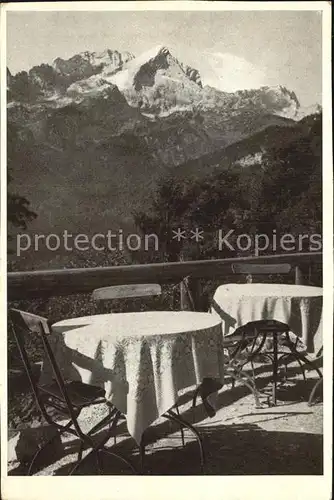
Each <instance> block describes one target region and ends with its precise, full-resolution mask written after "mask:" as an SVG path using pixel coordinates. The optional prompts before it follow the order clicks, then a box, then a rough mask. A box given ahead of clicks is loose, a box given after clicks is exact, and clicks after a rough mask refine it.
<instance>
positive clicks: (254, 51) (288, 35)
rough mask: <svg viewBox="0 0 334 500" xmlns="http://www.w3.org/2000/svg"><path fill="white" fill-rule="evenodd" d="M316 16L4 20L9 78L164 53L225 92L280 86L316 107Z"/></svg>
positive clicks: (30, 15)
mask: <svg viewBox="0 0 334 500" xmlns="http://www.w3.org/2000/svg"><path fill="white" fill-rule="evenodd" d="M321 36H322V34H321V14H319V13H318V12H315V11H313V12H312V11H309V12H307V11H303V12H301V11H265V12H263V11H262V12H261V11H256V12H255V11H229V12H226V11H225V12H224V11H221V12H190V11H188V12H187V11H184V12H180V11H174V12H171V11H165V12H162V11H160V12H159V11H158V12H154V11H142V12H73V11H72V12H41V11H40V12H7V66H8V68H9V70H10V71H11V73H12V74H15V73H17V72H18V71H22V70H26V71H27V70H29V69H30V68H31V67H32V66H34V65H38V64H41V63H49V64H52V61H53V60H54V59H56V58H57V57H62V58H65V59H66V58H69V57H71V56H72V55H74V54H76V53H78V52H83V51H85V50H89V51H96V52H100V51H102V50H104V49H106V48H109V49H112V50H119V51H125V50H126V51H130V52H132V53H133V54H134V55H140V54H141V53H142V52H145V51H146V50H149V49H150V48H152V47H154V46H156V45H165V46H167V47H168V48H169V49H170V51H171V53H172V54H173V55H174V56H175V57H177V58H178V59H179V60H181V61H182V62H183V63H185V64H188V65H190V66H193V67H195V68H196V69H198V70H199V72H200V74H201V78H202V82H203V83H204V84H208V85H212V86H215V87H218V88H220V89H221V90H225V91H235V90H238V89H243V88H258V87H260V86H262V85H284V86H286V87H287V88H288V89H289V90H292V91H294V92H295V93H296V95H297V97H298V99H299V101H300V102H301V104H302V105H303V106H308V105H311V104H314V103H321V86H322V83H321V73H322V70H321V68H322V60H321V59H322V57H321V54H322V47H321V45H322V44H321Z"/></svg>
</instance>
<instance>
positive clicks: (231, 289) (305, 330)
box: [212, 283, 322, 353]
mask: <svg viewBox="0 0 334 500" xmlns="http://www.w3.org/2000/svg"><path fill="white" fill-rule="evenodd" d="M212 312H213V314H214V315H216V316H218V317H220V318H221V319H222V321H223V323H222V327H223V334H224V335H228V334H230V333H232V332H233V331H234V330H235V329H236V328H238V327H239V326H241V325H244V324H246V323H248V322H249V321H256V320H261V319H275V320H277V321H281V322H282V323H286V324H288V325H289V327H290V330H291V332H293V333H294V334H295V335H297V336H298V337H300V339H301V341H302V342H303V344H304V345H305V347H306V349H307V351H308V352H309V353H317V352H318V351H319V350H320V348H321V347H322V288H318V287H313V286H303V285H276V284H266V283H247V284H234V283H233V284H228V285H223V286H220V287H218V288H217V290H216V292H215V294H214V297H213V308H212Z"/></svg>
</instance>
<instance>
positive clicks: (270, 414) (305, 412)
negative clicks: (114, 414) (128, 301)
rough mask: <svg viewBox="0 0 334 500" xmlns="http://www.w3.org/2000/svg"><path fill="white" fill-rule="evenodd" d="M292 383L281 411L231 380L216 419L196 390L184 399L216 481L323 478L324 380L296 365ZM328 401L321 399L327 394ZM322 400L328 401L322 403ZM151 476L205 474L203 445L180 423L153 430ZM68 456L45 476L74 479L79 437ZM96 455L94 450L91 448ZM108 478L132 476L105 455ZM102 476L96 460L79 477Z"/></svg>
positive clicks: (128, 446)
mask: <svg viewBox="0 0 334 500" xmlns="http://www.w3.org/2000/svg"><path fill="white" fill-rule="evenodd" d="M257 376H258V379H257V380H258V386H259V388H262V387H264V386H266V384H267V383H268V381H269V380H270V372H269V368H268V367H264V366H258V367H257ZM288 376H289V380H288V382H287V383H286V384H285V385H284V386H283V387H282V388H281V389H280V390H279V392H278V399H279V401H278V404H277V406H275V407H272V406H268V404H263V408H260V409H256V408H255V402H254V397H253V395H252V394H250V392H249V390H248V388H247V387H244V386H241V385H237V386H236V387H235V388H234V389H231V384H230V383H229V380H228V378H226V383H225V385H224V387H223V388H222V389H221V391H220V392H219V394H218V400H217V408H218V411H217V413H216V415H215V417H213V418H208V417H207V416H206V413H205V411H204V407H203V405H202V403H201V402H200V400H198V402H197V406H196V408H195V409H192V407H191V403H192V401H191V400H192V391H188V392H186V393H184V394H182V395H181V399H180V406H179V408H180V413H181V414H182V416H183V417H185V418H186V419H187V420H188V421H189V422H191V423H193V424H194V425H195V426H196V428H197V429H198V431H199V432H200V434H201V436H202V439H203V444H204V449H205V455H206V466H205V470H204V474H208V475H261V474H264V475H268V474H275V475H280V474H281V475H299V474H301V475H321V474H322V473H323V463H322V462H323V460H322V457H323V405H322V403H321V402H317V403H316V404H315V405H314V406H312V407H309V406H308V405H307V399H308V396H309V394H310V391H311V388H312V386H313V384H314V382H315V380H316V374H315V372H308V373H307V381H306V382H304V381H303V379H302V377H301V374H300V370H298V367H297V366H294V365H290V366H289V369H288ZM319 396H321V394H320V395H319ZM321 401H322V399H321ZM145 437H146V441H147V443H148V444H147V451H146V462H145V474H149V475H198V474H201V470H200V462H199V452H198V444H197V442H196V440H195V438H194V436H193V435H191V433H190V432H189V431H188V430H185V437H186V440H185V447H184V448H183V447H182V443H181V434H180V430H179V428H178V426H177V425H175V424H174V423H171V422H170V421H167V420H165V419H162V418H161V419H159V420H158V421H157V422H155V423H154V425H152V426H151V427H150V428H149V429H148V430H147V431H146V432H145ZM63 443H64V447H65V453H63V454H62V457H61V458H59V459H57V457H56V456H54V455H52V453H51V452H50V453H49V454H48V455H47V456H46V457H45V460H44V463H43V464H41V467H40V470H39V471H38V472H37V474H38V475H67V474H68V472H69V471H70V469H71V467H73V464H74V463H75V461H76V453H77V451H78V441H76V440H75V439H74V438H73V436H70V437H67V438H66V439H65V438H64V439H63ZM108 446H113V450H115V451H116V450H117V452H119V453H120V454H122V455H124V457H126V458H129V459H130V460H131V461H132V463H133V464H134V465H135V466H138V465H139V456H138V448H137V447H136V445H135V443H134V441H133V439H132V438H130V436H129V435H128V434H127V428H126V424H125V422H124V421H123V422H120V423H119V425H118V428H117V443H116V445H114V444H113V440H110V441H109V442H108ZM87 453H88V450H87ZM103 463H104V470H105V474H108V475H113V474H116V475H120V474H122V475H123V474H131V471H130V470H129V469H127V468H126V467H125V466H124V465H123V464H122V463H120V462H119V461H118V460H117V459H115V458H113V457H111V456H108V455H104V458H103ZM25 473H26V467H24V466H22V465H20V466H18V467H17V466H16V467H15V466H14V468H13V467H12V468H11V470H9V474H10V475H25ZM77 473H78V474H83V475H95V474H97V470H96V467H95V460H94V459H91V458H89V459H88V460H87V461H86V462H85V463H84V464H83V465H82V467H80V469H79V470H78V472H77Z"/></svg>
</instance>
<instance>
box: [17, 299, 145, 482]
mask: <svg viewBox="0 0 334 500" xmlns="http://www.w3.org/2000/svg"><path fill="white" fill-rule="evenodd" d="M9 323H10V327H11V330H12V333H13V335H14V338H15V340H16V343H17V346H18V350H19V353H20V355H21V358H22V361H23V364H24V367H25V370H26V373H27V376H28V379H29V382H30V385H31V388H32V391H33V394H34V396H35V399H36V402H37V406H38V408H39V410H40V412H41V414H42V417H43V418H44V420H45V421H46V422H47V423H48V424H49V425H51V426H52V427H53V428H54V429H55V434H54V436H53V437H52V438H51V439H50V440H49V441H48V442H47V443H45V444H44V445H43V446H41V447H40V449H39V450H38V451H37V453H36V454H35V456H34V457H33V459H32V461H31V463H30V466H29V469H28V475H32V474H33V471H34V465H35V464H36V461H37V458H38V457H40V455H41V453H42V451H43V450H45V448H46V447H47V446H49V445H50V444H52V442H53V441H54V440H55V439H56V438H57V437H58V436H61V435H62V434H63V433H69V434H72V435H74V436H76V437H77V438H79V440H80V448H79V452H78V459H77V462H76V464H75V466H74V467H73V468H72V470H71V471H70V473H69V474H70V475H72V474H73V473H74V472H76V471H77V470H78V468H79V467H80V466H81V464H82V463H83V462H84V461H85V460H86V459H87V457H88V456H91V455H95V457H96V462H97V468H98V472H99V473H102V461H101V456H100V453H101V452H104V453H107V454H109V455H111V456H113V457H115V458H117V459H118V460H120V461H122V462H123V463H125V464H126V465H127V466H128V467H130V468H131V470H132V471H133V472H135V468H134V467H133V465H132V464H131V463H130V462H129V461H128V460H126V459H125V458H123V457H122V456H121V455H119V454H116V453H114V452H112V451H111V450H110V449H109V448H108V449H107V448H106V447H105V444H106V443H107V441H108V440H109V439H110V437H111V436H112V435H113V434H114V431H115V427H116V424H117V421H118V418H119V414H120V412H119V410H117V408H115V407H114V406H113V405H111V404H110V403H108V401H107V400H106V399H105V391H104V389H103V388H101V387H96V386H93V385H90V384H84V383H83V382H80V381H77V380H75V381H66V382H65V381H64V379H63V376H62V373H61V370H60V368H59V366H58V364H57V362H56V359H55V356H54V354H53V351H52V348H51V344H50V342H49V340H48V336H49V334H50V332H51V327H50V323H49V321H48V320H47V319H46V318H43V317H41V316H36V315H34V314H31V313H26V312H24V311H20V310H18V309H11V310H10V311H9ZM28 336H30V338H31V336H34V337H36V338H39V339H40V340H41V341H42V342H41V343H42V346H43V351H44V359H43V362H44V361H45V360H46V361H48V362H49V363H50V366H51V368H52V372H53V381H52V382H50V383H49V384H43V385H42V384H41V383H40V382H39V381H38V380H37V379H36V376H35V375H34V373H33V369H32V363H31V361H30V359H29V357H30V356H29V354H28V352H27V349H26V341H27V337H28ZM42 356H43V354H42ZM98 404H107V405H108V407H109V413H108V415H107V416H106V417H104V418H103V419H102V420H100V422H98V423H97V424H96V425H95V426H93V427H92V428H91V429H90V430H89V431H88V432H86V433H85V432H83V430H82V429H81V426H80V424H79V422H78V417H79V415H80V413H81V411H82V410H83V409H84V408H87V407H90V406H93V405H98ZM50 410H51V411H52V414H51V412H50ZM57 416H58V417H62V419H64V418H65V419H66V420H67V423H66V424H60V423H59V419H57ZM107 425H109V426H110V427H109V432H107V434H106V435H105V436H104V437H103V438H102V439H101V440H100V441H99V442H98V443H94V441H93V436H94V435H95V434H96V433H97V432H99V431H101V430H102V429H103V428H104V427H106V426H107ZM84 447H89V448H92V450H91V452H90V453H88V454H87V455H86V456H85V457H84V458H82V454H83V449H84Z"/></svg>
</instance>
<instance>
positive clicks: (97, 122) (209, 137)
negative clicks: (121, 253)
mask: <svg viewBox="0 0 334 500" xmlns="http://www.w3.org/2000/svg"><path fill="white" fill-rule="evenodd" d="M7 84H8V141H9V150H11V151H12V152H13V153H12V159H11V161H10V165H11V168H12V170H13V172H12V177H13V189H14V188H15V189H17V190H18V191H19V192H20V193H22V195H23V196H26V197H27V198H28V199H29V200H31V203H32V208H33V209H34V210H35V211H36V212H37V213H38V215H39V216H38V218H37V219H36V221H34V223H33V224H32V226H31V228H32V230H35V231H36V230H37V228H42V229H43V231H48V230H50V229H55V230H56V229H61V228H62V227H64V226H65V227H66V228H67V229H71V230H75V229H76V228H80V229H81V230H83V231H89V229H91V228H92V227H95V228H96V229H99V230H103V229H106V228H110V226H111V225H115V226H117V227H119V226H121V227H125V226H126V225H127V224H128V225H130V226H131V223H132V213H133V212H134V211H136V210H137V209H138V207H139V208H141V209H142V208H143V206H144V205H145V203H146V201H147V200H149V199H150V197H151V196H152V193H154V189H155V186H156V182H157V181H158V179H159V178H161V177H162V176H164V175H165V174H166V172H169V173H170V171H171V170H173V169H174V171H177V170H180V174H181V173H182V172H183V171H185V172H187V175H188V174H189V175H193V174H194V175H206V174H207V173H208V172H209V170H210V168H211V165H216V164H217V163H219V161H220V160H219V159H220V158H225V157H226V155H224V150H225V149H226V148H230V150H231V148H232V150H233V153H232V156H231V155H230V154H229V155H228V156H229V157H231V158H232V157H233V161H238V160H241V161H242V158H244V157H246V158H248V157H249V154H250V151H248V146H247V144H248V142H247V138H252V137H253V136H256V134H260V133H261V131H265V130H266V129H268V127H271V128H273V127H277V130H278V137H281V134H280V131H281V130H285V129H286V128H287V127H288V129H287V130H289V129H293V128H294V127H295V126H296V117H298V113H299V110H300V104H299V102H298V98H297V96H296V95H295V94H294V93H293V92H291V91H290V90H288V89H286V88H285V87H282V86H277V87H262V88H260V89H254V90H240V91H237V92H234V93H228V92H222V91H220V90H218V89H215V88H213V87H209V86H205V85H203V83H202V81H201V77H200V75H199V72H198V71H197V70H196V69H194V68H192V67H190V66H187V65H186V64H183V63H181V62H180V61H178V59H177V58H175V57H174V56H173V55H172V54H171V52H170V51H169V50H168V48H166V47H163V46H159V47H155V48H154V49H152V50H150V51H148V52H146V53H144V54H142V55H141V56H139V57H134V55H133V54H131V53H129V52H120V51H115V50H114V51H112V50H109V49H108V50H106V51H104V52H102V53H95V52H83V53H81V54H77V55H75V56H73V57H71V58H70V59H68V60H64V59H61V58H57V59H56V60H55V61H54V63H53V65H52V66H51V65H47V64H42V65H40V66H35V67H34V68H32V69H31V70H30V71H29V72H20V73H18V74H16V75H11V73H10V72H9V71H8V73H7ZM286 135H287V134H283V135H282V136H284V137H285V136H286ZM288 135H289V134H288ZM259 137H261V136H259ZM245 140H246V142H243V144H244V145H245V146H243V147H242V148H238V147H234V145H235V144H240V141H245ZM284 140H285V139H284ZM269 142H270V141H269ZM261 148H263V144H262V143H261V139H259V140H258V141H256V144H255V145H254V144H253V143H252V148H251V154H252V155H256V154H257V152H258V151H260V152H261V151H262V149H261ZM202 159H203V161H202ZM206 159H207V160H208V161H207V160H206ZM184 165H186V168H183V166H184Z"/></svg>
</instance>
